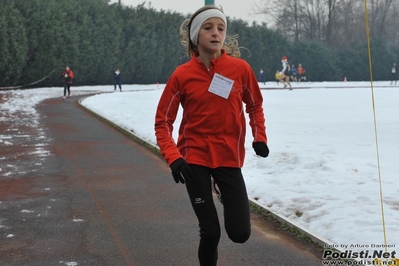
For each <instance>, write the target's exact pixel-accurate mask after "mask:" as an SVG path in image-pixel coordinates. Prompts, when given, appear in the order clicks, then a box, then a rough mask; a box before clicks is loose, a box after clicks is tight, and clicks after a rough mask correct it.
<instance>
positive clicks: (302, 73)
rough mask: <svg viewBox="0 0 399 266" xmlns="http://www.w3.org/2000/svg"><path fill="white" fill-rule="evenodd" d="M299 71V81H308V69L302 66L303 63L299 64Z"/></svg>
mask: <svg viewBox="0 0 399 266" xmlns="http://www.w3.org/2000/svg"><path fill="white" fill-rule="evenodd" d="M297 72H298V81H299V82H300V81H301V80H304V81H306V76H305V72H306V70H305V69H304V68H303V67H302V64H299V65H298V69H297Z"/></svg>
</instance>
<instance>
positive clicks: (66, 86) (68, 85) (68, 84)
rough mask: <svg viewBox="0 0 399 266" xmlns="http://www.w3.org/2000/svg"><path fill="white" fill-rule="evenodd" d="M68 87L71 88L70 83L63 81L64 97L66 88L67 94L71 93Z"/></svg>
mask: <svg viewBox="0 0 399 266" xmlns="http://www.w3.org/2000/svg"><path fill="white" fill-rule="evenodd" d="M70 88H71V84H70V83H65V85H64V97H65V96H66V92H67V90H68V96H69V95H70V94H71V90H70Z"/></svg>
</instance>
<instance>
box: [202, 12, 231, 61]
mask: <svg viewBox="0 0 399 266" xmlns="http://www.w3.org/2000/svg"><path fill="white" fill-rule="evenodd" d="M225 28H226V27H225V25H224V21H223V20H222V19H220V18H210V19H208V20H206V21H205V22H204V23H203V24H202V26H201V29H200V31H199V34H198V50H199V51H200V54H201V52H202V53H208V54H215V53H218V52H220V51H221V49H222V47H223V43H224V40H225V39H226V31H225Z"/></svg>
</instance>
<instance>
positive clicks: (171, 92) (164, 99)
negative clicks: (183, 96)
mask: <svg viewBox="0 0 399 266" xmlns="http://www.w3.org/2000/svg"><path fill="white" fill-rule="evenodd" d="M179 105H180V90H179V83H178V81H177V78H176V77H175V76H174V75H173V74H172V76H171V77H170V78H169V81H168V82H167V84H166V86H165V89H164V91H163V93H162V95H161V98H160V100H159V102H158V107H157V110H156V114H155V136H156V139H157V143H158V146H159V148H160V150H161V153H162V155H163V157H164V158H165V160H166V162H167V163H168V165H171V164H172V163H173V162H174V161H176V160H177V159H179V158H183V156H182V155H181V153H180V152H179V150H178V149H177V146H176V142H175V140H174V139H173V123H174V122H175V120H176V116H177V112H178V110H179Z"/></svg>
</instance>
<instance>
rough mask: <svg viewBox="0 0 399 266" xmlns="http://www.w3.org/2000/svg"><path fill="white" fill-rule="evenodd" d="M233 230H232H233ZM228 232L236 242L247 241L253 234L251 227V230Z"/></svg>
mask: <svg viewBox="0 0 399 266" xmlns="http://www.w3.org/2000/svg"><path fill="white" fill-rule="evenodd" d="M231 231H232V232H231ZM227 234H228V236H229V238H230V239H231V241H233V242H234V243H245V242H247V240H248V239H249V237H250V236H251V229H249V230H230V232H229V231H227Z"/></svg>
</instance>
